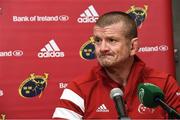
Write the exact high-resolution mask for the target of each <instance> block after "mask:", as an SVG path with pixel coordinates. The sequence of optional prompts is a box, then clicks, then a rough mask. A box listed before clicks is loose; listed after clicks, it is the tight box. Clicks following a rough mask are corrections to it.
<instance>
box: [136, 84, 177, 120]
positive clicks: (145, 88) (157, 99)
mask: <svg viewBox="0 0 180 120" xmlns="http://www.w3.org/2000/svg"><path fill="white" fill-rule="evenodd" d="M138 97H139V100H140V102H141V103H142V104H143V105H144V106H146V107H149V108H155V107H157V106H158V105H160V106H161V107H162V108H163V109H164V110H165V111H166V112H167V113H168V117H169V118H170V119H173V118H178V119H179V118H180V114H178V113H177V112H176V111H175V110H174V109H173V108H171V107H170V106H168V105H167V104H166V103H165V102H164V93H163V91H162V90H161V89H160V88H159V87H158V86H156V85H154V84H151V83H140V84H139V85H138Z"/></svg>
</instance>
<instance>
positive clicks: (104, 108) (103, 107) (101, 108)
mask: <svg viewBox="0 0 180 120" xmlns="http://www.w3.org/2000/svg"><path fill="white" fill-rule="evenodd" d="M96 112H109V110H108V109H107V108H106V106H105V105H104V104H102V105H101V106H99V107H98V109H97V110H96Z"/></svg>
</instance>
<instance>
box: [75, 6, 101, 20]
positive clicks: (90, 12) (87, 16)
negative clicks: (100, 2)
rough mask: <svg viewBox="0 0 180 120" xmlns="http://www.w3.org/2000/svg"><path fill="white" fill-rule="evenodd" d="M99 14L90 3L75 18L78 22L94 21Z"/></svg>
mask: <svg viewBox="0 0 180 120" xmlns="http://www.w3.org/2000/svg"><path fill="white" fill-rule="evenodd" d="M98 17H99V15H98V13H97V12H96V10H95V9H94V7H93V6H92V5H90V6H89V7H88V9H86V10H85V11H84V13H82V14H81V15H80V17H79V18H78V19H77V21H78V23H95V22H96V20H97V19H98Z"/></svg>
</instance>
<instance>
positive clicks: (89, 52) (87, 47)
mask: <svg viewBox="0 0 180 120" xmlns="http://www.w3.org/2000/svg"><path fill="white" fill-rule="evenodd" d="M93 41H94V40H93V37H90V38H89V40H88V41H87V42H86V43H84V44H83V45H82V47H81V48H80V52H79V54H80V56H81V58H83V59H86V60H92V59H94V58H95V47H94V42H93Z"/></svg>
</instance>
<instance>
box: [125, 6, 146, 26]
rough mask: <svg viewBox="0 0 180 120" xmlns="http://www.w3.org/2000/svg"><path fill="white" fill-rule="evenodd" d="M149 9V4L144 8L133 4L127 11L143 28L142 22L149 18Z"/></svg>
mask: <svg viewBox="0 0 180 120" xmlns="http://www.w3.org/2000/svg"><path fill="white" fill-rule="evenodd" d="M147 10H148V6H147V5H144V8H141V7H135V6H131V9H129V10H128V11H127V13H128V14H129V15H130V16H131V17H132V18H133V19H134V21H135V22H136V25H137V26H138V27H139V28H141V26H142V23H143V22H144V20H145V19H146V18H147Z"/></svg>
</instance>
